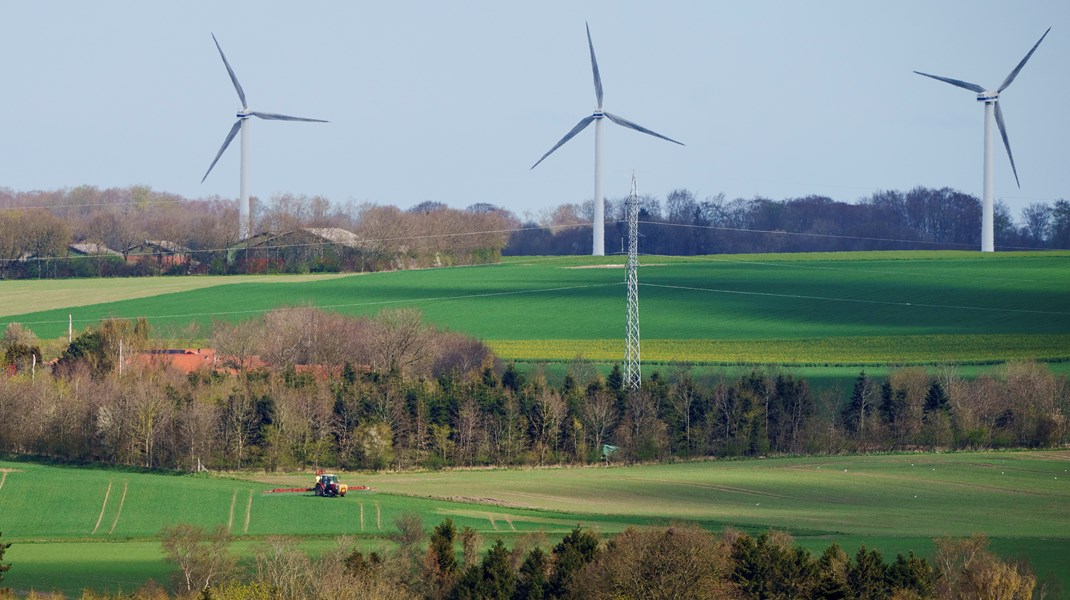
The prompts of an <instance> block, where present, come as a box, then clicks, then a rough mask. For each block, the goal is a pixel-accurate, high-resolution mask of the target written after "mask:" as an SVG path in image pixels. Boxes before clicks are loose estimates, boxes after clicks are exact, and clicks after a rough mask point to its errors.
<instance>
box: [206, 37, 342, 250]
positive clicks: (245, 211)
mask: <svg viewBox="0 0 1070 600" xmlns="http://www.w3.org/2000/svg"><path fill="white" fill-rule="evenodd" d="M212 41H214V42H215V47H216V49H218V50H219V56H220V57H222V59H223V64H224V65H226V67H227V73H228V74H230V80H231V81H232V82H234V89H235V90H237V91H238V98H239V99H240V100H241V110H239V111H238V120H237V121H235V122H234V126H233V127H231V128H230V133H228V134H227V139H225V140H223V146H222V147H220V148H219V152H218V153H216V155H215V159H213V160H212V164H210V165H208V171H206V172H205V173H204V177H202V178H201V183H204V180H205V179H208V174H209V173H211V172H212V167H214V166H215V164H216V163H217V162H219V157H220V156H223V152H225V151H226V149H227V146H229V145H230V142H232V141H233V140H234V136H235V135H237V134H238V130H239V129H241V184H240V186H241V187H240V193H241V198H240V199H239V201H238V215H239V216H238V239H239V240H244V239H245V238H247V237H249V187H248V174H249V168H248V167H249V123H248V121H249V117H260V118H261V119H267V120H269V121H306V122H311V123H326V122H327V121H324V120H322V119H306V118H304V117H291V116H289V115H280V114H277V113H266V112H257V111H255V110H249V103H248V102H246V101H245V92H244V91H243V90H242V89H241V84H240V83H238V77H237V75H235V74H234V69H232V68H230V63H229V62H228V61H227V56H226V55H225V54H223V48H221V47H220V46H219V40H217V39H215V34H214V33H213V34H212Z"/></svg>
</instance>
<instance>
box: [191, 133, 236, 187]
mask: <svg viewBox="0 0 1070 600" xmlns="http://www.w3.org/2000/svg"><path fill="white" fill-rule="evenodd" d="M239 129H241V119H238V120H237V121H234V127H231V128H230V133H228V134H227V139H225V140H223V145H222V146H220V148H219V152H217V153H216V155H215V159H214V160H212V164H210V165H208V170H207V171H205V173H204V177H201V183H204V180H205V179H208V174H209V173H211V172H212V167H214V166H215V164H216V163H217V162H219V157H220V156H223V152H225V151H226V149H227V146H229V145H230V143H231V142H232V141H234V136H236V135H238V130H239Z"/></svg>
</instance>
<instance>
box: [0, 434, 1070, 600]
mask: <svg viewBox="0 0 1070 600" xmlns="http://www.w3.org/2000/svg"><path fill="white" fill-rule="evenodd" d="M0 469H2V470H3V471H2V472H0V477H2V478H3V484H2V486H0V532H3V538H2V539H3V540H4V541H6V542H14V544H13V545H12V547H11V548H10V549H9V550H8V552H7V554H6V555H5V560H6V561H7V562H10V563H11V564H12V565H13V567H12V570H11V571H10V572H9V573H8V577H7V578H6V579H5V584H8V585H10V586H12V587H13V588H14V589H16V590H28V589H30V588H34V589H38V590H41V589H51V588H53V587H55V588H58V589H62V590H63V591H65V592H67V593H74V592H76V591H78V590H79V589H81V588H82V587H93V588H96V589H110V590H117V589H120V588H121V589H125V590H131V589H133V588H134V587H136V586H137V585H139V584H140V583H141V582H143V581H145V580H146V579H148V578H154V579H156V580H158V581H159V580H166V578H167V573H168V567H167V565H166V563H164V562H163V561H162V559H161V557H160V554H159V547H158V544H157V543H156V541H155V539H154V536H155V535H156V533H157V532H158V531H159V530H160V528H161V527H163V526H165V525H168V524H174V523H180V522H181V523H194V524H198V525H203V526H215V525H225V526H227V527H229V529H230V530H231V532H232V533H233V534H234V535H236V536H237V537H238V538H239V540H240V543H239V544H238V547H237V548H236V550H237V551H238V552H239V553H240V554H244V555H249V554H250V553H251V552H252V550H253V548H254V546H255V543H256V541H257V540H258V539H263V538H264V537H266V536H269V535H276V534H283V535H291V536H300V537H301V538H303V539H305V540H311V542H310V543H313V544H315V543H320V544H321V545H322V544H328V543H333V542H331V539H332V538H334V537H336V536H339V535H348V536H352V537H353V538H354V539H356V540H358V543H360V544H361V545H362V546H366V547H378V546H380V545H385V544H388V542H387V541H386V540H385V537H384V536H385V535H386V534H389V533H391V532H392V531H393V530H394V526H393V519H394V518H395V517H396V516H397V515H399V514H401V513H403V512H415V513H418V514H420V515H421V516H422V518H423V521H424V524H425V526H427V527H428V529H429V528H430V526H431V525H434V524H437V523H438V522H440V521H441V520H442V519H444V518H446V517H450V518H452V519H453V520H454V521H455V522H456V523H457V524H458V526H468V527H472V528H474V529H476V530H478V531H479V532H480V533H482V534H483V536H484V538H485V539H487V540H488V541H492V540H494V539H495V538H497V537H501V538H504V539H505V540H506V541H507V542H508V541H510V540H511V539H514V538H515V537H516V536H518V535H523V534H525V533H530V532H536V531H540V532H544V533H546V534H547V536H548V537H549V539H551V540H552V539H554V538H557V537H560V536H561V535H563V534H564V533H566V532H567V531H568V530H569V529H571V528H572V527H574V526H575V525H576V524H577V523H582V524H584V525H585V526H589V527H593V528H595V529H596V530H598V531H600V532H602V533H604V534H611V533H614V532H618V531H620V530H622V529H623V528H625V527H627V526H629V525H645V524H655V525H656V524H664V523H668V522H671V521H681V520H684V521H691V522H695V523H699V524H701V525H702V526H703V527H704V528H707V529H709V530H712V531H719V530H721V529H723V528H724V527H726V526H733V527H738V528H742V529H745V530H748V531H751V532H759V531H763V530H766V529H769V528H776V529H783V530H788V531H791V532H792V533H793V534H794V535H795V536H796V539H797V541H799V543H801V544H803V545H804V546H806V547H809V548H811V549H814V550H820V549H823V548H824V547H826V546H828V545H829V544H831V543H832V542H834V541H835V542H838V543H840V544H841V545H842V546H844V547H845V548H846V549H848V551H850V552H853V549H856V548H857V547H858V546H859V545H861V544H863V543H864V544H866V545H867V546H868V547H876V548H878V549H879V550H881V551H882V552H883V553H884V554H885V555H886V556H892V557H894V555H895V553H897V552H906V551H908V550H914V551H916V552H919V553H923V554H925V553H928V552H930V551H931V549H932V538H933V537H935V536H945V535H946V536H968V535H971V534H973V533H986V534H987V535H988V536H989V537H990V538H991V539H992V543H993V547H994V548H995V549H996V550H997V551H1000V552H1001V553H1004V554H1005V555H1006V556H1021V557H1025V558H1028V559H1029V561H1030V562H1031V564H1032V565H1033V567H1034V569H1035V570H1036V571H1037V572H1038V573H1039V574H1040V575H1041V576H1043V575H1045V574H1048V573H1053V574H1055V575H1056V576H1058V577H1059V578H1060V579H1061V581H1062V585H1063V587H1064V588H1065V589H1070V587H1067V586H1068V584H1070V511H1067V510H1066V507H1067V506H1070V451H1052V452H1001V453H953V454H910V455H887V456H858V457H816V458H791V459H788V458H785V459H769V460H746V461H742V460H741V461H714V462H701V463H687V464H675V465H660V466H631V467H611V468H604V467H592V468H577V469H527V470H474V471H450V472H426V473H403V474H389V473H387V474H347V475H345V476H344V477H343V479H344V480H346V481H348V482H350V483H353V484H366V485H371V486H372V487H373V491H369V492H353V493H351V494H349V495H348V496H346V497H345V498H341V499H324V498H316V497H313V496H311V495H302V494H287V495H270V494H265V493H263V492H264V490H266V489H270V488H272V487H275V486H278V485H287V486H288V485H307V483H308V481H309V479H310V477H309V476H308V475H289V476H264V475H261V476H249V477H250V478H249V479H232V478H226V477H215V476H211V477H210V476H203V475H202V476H191V475H161V474H146V473H138V472H132V471H123V470H113V469H93V468H70V467H56V466H44V465H38V464H34V463H24V462H0ZM2 473H6V475H4V474H2Z"/></svg>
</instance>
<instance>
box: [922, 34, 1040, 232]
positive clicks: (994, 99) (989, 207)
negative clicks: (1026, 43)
mask: <svg viewBox="0 0 1070 600" xmlns="http://www.w3.org/2000/svg"><path fill="white" fill-rule="evenodd" d="M1048 31H1051V27H1049V28H1048V29H1047V31H1045V32H1044V35H1042V36H1040V39H1039V40H1037V43H1036V44H1033V48H1032V49H1030V50H1029V53H1028V54H1026V55H1025V58H1023V59H1022V62H1020V63H1018V66H1017V67H1014V70H1013V71H1011V73H1010V75H1007V78H1006V79H1004V80H1003V83H1002V84H1000V86H999V87H998V88H996V90H995V91H992V90H986V89H985V88H983V87H981V86H979V85H977V84H976V83H969V82H967V81H960V80H958V79H951V78H950V77H940V76H939V75H930V74H928V73H922V72H921V71H914V72H915V73H917V74H918V75H924V76H925V77H931V78H933V79H937V80H939V81H943V82H945V83H950V84H951V85H953V86H956V87H960V88H963V89H967V90H970V91H971V92H976V93H977V101H978V102H984V103H985V159H984V160H985V162H984V192H983V195H982V201H981V207H982V208H981V210H982V217H981V252H993V251H995V249H996V244H995V226H994V217H993V214H994V212H995V210H994V205H995V198H994V191H993V187H994V179H993V175H992V169H993V165H992V117H993V114H994V115H995V121H996V125H997V126H998V127H999V134H1000V136H1002V137H1003V147H1004V148H1006V149H1007V158H1009V159H1010V160H1011V170H1012V171H1013V172H1014V181H1015V183H1017V184H1018V187H1019V188H1021V187H1022V184H1021V182H1020V181H1018V169H1017V168H1016V167H1015V166H1014V154H1012V153H1011V142H1010V140H1009V139H1007V126H1006V125H1005V124H1004V123H1003V111H1002V110H1000V108H999V95H1000V93H1001V92H1002V91H1003V90H1005V89H1007V88H1008V87H1009V86H1010V85H1011V82H1012V81H1014V78H1015V77H1017V76H1018V72H1019V71H1021V70H1022V67H1024V66H1025V63H1026V61H1027V60H1029V57H1030V56H1033V52H1034V51H1036V49H1037V46H1039V45H1040V42H1043V41H1044V38H1045V36H1047V35H1048Z"/></svg>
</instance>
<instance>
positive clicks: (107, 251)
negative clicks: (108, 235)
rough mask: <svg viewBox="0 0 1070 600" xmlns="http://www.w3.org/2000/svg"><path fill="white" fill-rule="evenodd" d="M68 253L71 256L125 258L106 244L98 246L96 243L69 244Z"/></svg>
mask: <svg viewBox="0 0 1070 600" xmlns="http://www.w3.org/2000/svg"><path fill="white" fill-rule="evenodd" d="M67 253H68V254H69V255H70V256H100V257H105V256H117V257H120V258H121V257H122V256H123V255H122V253H120V252H116V251H115V250H112V249H111V248H109V247H107V246H105V245H104V244H97V243H95V242H78V243H75V244H68V245H67Z"/></svg>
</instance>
